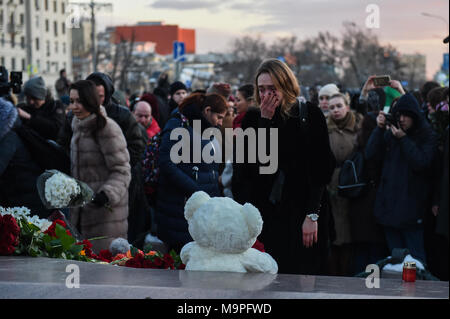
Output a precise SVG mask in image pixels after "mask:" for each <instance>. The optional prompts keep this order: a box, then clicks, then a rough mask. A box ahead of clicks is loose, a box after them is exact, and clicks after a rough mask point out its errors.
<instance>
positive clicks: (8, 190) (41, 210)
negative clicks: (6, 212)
mask: <svg viewBox="0 0 450 319" xmlns="http://www.w3.org/2000/svg"><path fill="white" fill-rule="evenodd" d="M0 103H1V104H2V105H0V113H3V114H0V206H3V207H21V206H25V207H27V208H28V209H30V211H31V214H32V215H38V216H39V217H40V218H47V217H48V216H49V215H50V212H51V211H50V210H47V209H46V208H45V207H44V205H43V204H42V201H41V199H40V198H39V194H38V191H37V187H36V180H37V178H38V176H39V175H40V174H41V173H42V170H41V169H40V168H39V166H38V165H37V164H36V163H35V162H33V160H32V158H31V156H30V153H29V152H28V150H27V149H26V147H25V145H24V144H23V142H22V140H21V139H20V137H19V136H18V135H17V134H16V133H15V132H14V130H13V128H14V127H15V126H16V125H21V123H20V120H17V111H16V110H15V109H13V108H12V106H11V108H10V109H9V110H10V111H9V114H8V115H7V116H6V114H5V113H4V112H6V111H7V110H6V107H4V105H3V100H0ZM2 115H5V116H2Z"/></svg>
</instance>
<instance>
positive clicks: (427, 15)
mask: <svg viewBox="0 0 450 319" xmlns="http://www.w3.org/2000/svg"><path fill="white" fill-rule="evenodd" d="M422 15H423V16H425V17H429V18H436V19H439V20H441V21H444V22H445V25H446V26H447V29H445V34H448V21H447V20H446V19H445V18H444V17H441V16H438V15H435V14H431V13H427V12H422Z"/></svg>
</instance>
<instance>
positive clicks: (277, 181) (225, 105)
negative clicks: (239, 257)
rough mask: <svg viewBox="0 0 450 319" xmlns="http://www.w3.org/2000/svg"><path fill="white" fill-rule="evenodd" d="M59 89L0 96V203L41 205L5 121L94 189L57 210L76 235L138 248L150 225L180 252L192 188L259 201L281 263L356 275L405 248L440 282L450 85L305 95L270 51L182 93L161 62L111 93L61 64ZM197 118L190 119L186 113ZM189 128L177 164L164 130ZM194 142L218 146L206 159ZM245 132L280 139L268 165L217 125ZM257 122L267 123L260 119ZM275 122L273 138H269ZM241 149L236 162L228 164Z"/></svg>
mask: <svg viewBox="0 0 450 319" xmlns="http://www.w3.org/2000/svg"><path fill="white" fill-rule="evenodd" d="M60 75H61V76H60V78H59V79H58V81H57V82H56V83H55V90H56V92H57V95H58V97H57V98H56V99H54V98H53V97H52V96H51V94H50V90H49V89H47V87H46V84H45V83H44V80H43V79H42V77H39V76H38V77H33V78H31V79H30V80H28V81H27V82H26V83H25V85H24V87H23V99H22V100H23V101H20V102H19V100H18V98H17V97H16V96H14V95H13V94H10V93H8V94H5V95H4V96H3V97H2V98H0V206H5V207H14V206H26V207H29V208H30V209H31V211H32V213H34V214H37V215H39V216H40V217H47V216H48V215H49V214H50V213H51V210H49V209H46V208H45V207H44V206H43V205H42V202H41V201H40V198H39V196H38V194H37V189H36V179H37V177H38V176H39V175H40V174H41V173H42V171H43V169H42V167H40V166H39V165H38V163H36V162H35V159H34V158H33V155H32V154H31V153H30V151H29V150H27V147H26V143H24V141H22V140H21V137H20V136H19V134H18V133H17V131H16V129H17V127H20V126H27V127H29V128H31V129H33V130H34V131H35V132H36V133H38V134H39V135H41V136H42V137H43V138H45V139H46V140H52V141H54V142H56V144H57V145H59V146H60V147H61V149H63V150H64V152H65V153H66V154H67V158H68V159H69V160H70V172H69V173H70V175H71V176H73V177H74V178H76V179H78V180H80V181H82V182H85V183H87V184H88V185H89V186H90V187H91V188H92V189H93V191H94V192H95V196H94V198H93V200H92V202H91V203H88V204H87V205H86V206H84V207H79V208H71V209H70V210H66V211H65V213H66V215H67V216H68V219H69V220H70V222H71V223H72V225H73V226H74V227H76V228H77V229H78V231H79V232H80V233H81V235H82V236H83V237H85V238H92V237H97V236H105V237H106V238H105V239H102V240H98V241H95V242H94V245H95V246H94V247H93V249H94V250H97V251H99V250H100V249H105V248H108V247H109V244H110V242H111V241H112V240H113V239H114V238H117V237H122V238H127V239H128V241H129V242H130V243H132V244H133V245H135V246H136V247H139V248H142V247H143V245H144V243H145V238H146V237H147V236H148V235H149V234H150V235H151V236H153V237H152V238H157V239H159V240H160V241H162V242H163V243H164V245H165V247H166V248H167V249H168V250H170V249H174V250H175V251H177V252H180V250H181V248H182V247H183V246H184V245H185V244H187V243H188V242H190V241H192V238H191V236H190V234H189V231H188V224H187V221H186V219H185V217H184V205H185V203H186V201H187V199H188V198H189V197H190V196H191V195H192V194H193V193H194V192H196V191H200V190H202V191H205V192H206V193H208V194H209V195H210V196H227V197H231V198H233V199H234V200H236V201H237V202H239V203H241V204H244V203H247V202H248V203H251V204H253V205H254V206H255V207H257V208H258V210H259V211H260V213H261V216H262V218H263V221H264V225H263V230H262V233H261V235H260V236H259V238H258V242H259V243H258V244H262V245H263V246H264V249H265V251H266V252H268V253H269V254H270V255H272V256H273V257H274V259H275V260H276V261H277V263H278V266H279V272H280V273H290V274H316V275H333V276H354V275H357V274H358V273H361V272H363V271H365V267H366V265H368V264H373V263H376V262H377V261H379V260H381V259H383V258H386V257H387V256H390V254H391V253H392V251H393V249H396V248H404V249H407V250H408V252H409V254H411V256H412V257H413V258H415V259H417V260H419V261H420V262H422V263H423V264H424V265H426V267H427V269H428V270H429V271H430V272H431V273H432V274H433V275H434V276H436V277H438V278H439V279H441V280H448V181H449V176H448V163H449V161H448V135H449V132H448V112H449V111H448V102H449V93H448V87H442V86H440V85H439V84H438V83H436V82H432V81H430V82H426V83H424V84H423V86H422V87H421V89H420V90H416V91H410V92H406V91H405V89H404V88H403V87H402V85H401V82H399V81H398V80H395V79H394V80H391V81H390V82H389V83H388V84H387V85H385V86H376V85H375V81H374V79H375V76H370V77H369V78H368V79H367V81H366V82H365V83H364V84H363V85H362V88H361V91H360V93H358V94H356V95H355V94H353V95H351V94H349V93H348V92H346V90H345V89H343V88H342V87H341V86H340V85H339V84H338V83H326V84H324V85H322V86H321V87H320V88H319V89H318V90H314V89H313V90H310V92H309V93H310V94H309V96H301V90H300V86H299V83H298V81H297V79H296V77H295V76H294V74H293V72H292V71H291V69H290V68H289V67H288V66H287V65H286V64H285V63H283V62H281V61H279V60H277V59H268V60H265V61H264V62H263V63H262V64H261V65H260V66H259V68H258V69H257V70H255V76H254V83H246V84H244V83H243V84H242V86H240V87H238V88H237V89H236V90H233V89H232V87H231V86H230V85H229V84H227V83H212V84H211V85H210V86H209V87H207V88H204V89H199V90H195V91H191V90H190V89H189V88H188V87H186V85H185V84H184V83H182V82H180V81H175V82H173V83H170V82H169V78H168V76H167V74H163V75H162V76H161V77H160V79H159V82H158V85H157V87H156V88H155V89H154V90H153V92H139V93H136V94H133V95H131V96H128V97H127V98H126V99H125V100H124V101H122V103H119V99H118V98H117V95H116V94H117V91H116V90H115V88H114V85H113V82H112V80H111V78H110V77H109V76H108V75H107V74H105V73H101V72H95V73H92V74H91V75H89V76H88V77H87V78H86V79H85V80H80V81H77V82H75V83H71V82H70V81H69V80H68V79H67V76H66V73H65V70H62V71H61V72H60ZM196 120H197V121H198V122H199V123H201V125H200V126H196V125H195V124H194V123H195V121H196ZM177 128H184V129H186V132H187V133H188V136H189V139H190V143H189V144H188V145H190V146H189V149H188V150H187V151H188V152H187V153H185V154H182V152H186V149H184V148H178V149H176V150H177V152H178V155H179V156H180V157H183V155H184V157H183V158H187V159H188V160H183V161H181V162H174V161H173V157H172V155H173V149H174V148H176V147H177V145H178V144H179V143H178V142H179V140H180V138H181V136H179V139H178V140H177V139H175V140H174V139H173V138H172V137H171V133H172V132H173V130H174V129H177ZM209 128H220V129H221V133H222V134H221V136H220V137H218V138H216V137H214V138H211V139H209V140H208V139H207V140H205V139H201V145H200V149H201V150H204V149H207V150H210V155H212V156H213V155H215V154H220V155H219V156H220V158H221V159H222V161H220V162H215V161H213V162H209V161H205V160H204V159H203V157H202V156H201V154H196V153H195V151H196V148H195V139H196V137H198V136H202V134H203V132H204V131H205V130H207V129H209ZM227 128H231V129H234V130H236V129H242V130H244V131H245V130H246V129H249V128H251V129H254V130H255V132H257V134H266V135H267V136H266V142H267V148H266V150H268V149H271V148H270V143H274V142H276V143H277V145H276V149H277V152H278V166H277V169H276V172H275V173H273V174H261V170H260V169H261V168H263V167H264V166H266V165H267V164H266V163H263V162H261V161H260V160H259V159H258V160H251V159H252V156H251V154H250V150H251V149H257V148H258V147H261V146H260V145H250V144H251V142H250V140H249V139H248V140H245V145H244V146H245V147H244V148H243V151H244V154H237V153H238V152H240V151H242V149H237V148H236V147H234V148H233V154H232V158H225V154H226V152H225V148H226V145H225V144H226V143H227V142H229V141H228V140H226V139H225V138H224V137H225V135H226V133H225V132H226V129H227ZM264 129H265V130H264ZM270 129H277V132H278V135H277V136H278V139H277V140H276V141H273V140H271V139H270V136H269V135H270V132H271V131H270ZM355 154H359V156H360V157H361V158H362V159H363V163H364V169H363V175H362V176H363V182H364V183H363V184H361V185H363V186H360V190H359V192H358V195H357V196H356V195H352V196H348V195H346V194H344V192H343V191H342V185H341V184H340V183H341V181H340V176H341V175H342V174H343V173H344V170H345V164H346V163H347V162H348V161H349V160H351V159H352V158H354V156H355ZM238 155H239V156H240V157H241V158H244V161H243V162H242V161H236V158H237V157H238Z"/></svg>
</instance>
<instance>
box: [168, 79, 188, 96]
mask: <svg viewBox="0 0 450 319" xmlns="http://www.w3.org/2000/svg"><path fill="white" fill-rule="evenodd" d="M178 90H185V91H186V92H187V87H186V85H184V84H183V82H180V81H176V82H173V83H172V84H171V85H170V90H169V94H170V95H174V94H175V92H176V91H178Z"/></svg>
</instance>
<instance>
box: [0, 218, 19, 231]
mask: <svg viewBox="0 0 450 319" xmlns="http://www.w3.org/2000/svg"><path fill="white" fill-rule="evenodd" d="M0 224H2V226H3V227H2V228H3V229H2V230H3V232H5V231H7V232H10V233H12V234H14V235H15V236H17V235H19V233H20V228H19V225H17V221H16V219H15V218H14V217H13V216H12V215H9V214H8V215H5V216H3V219H2V222H1V223H0Z"/></svg>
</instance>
